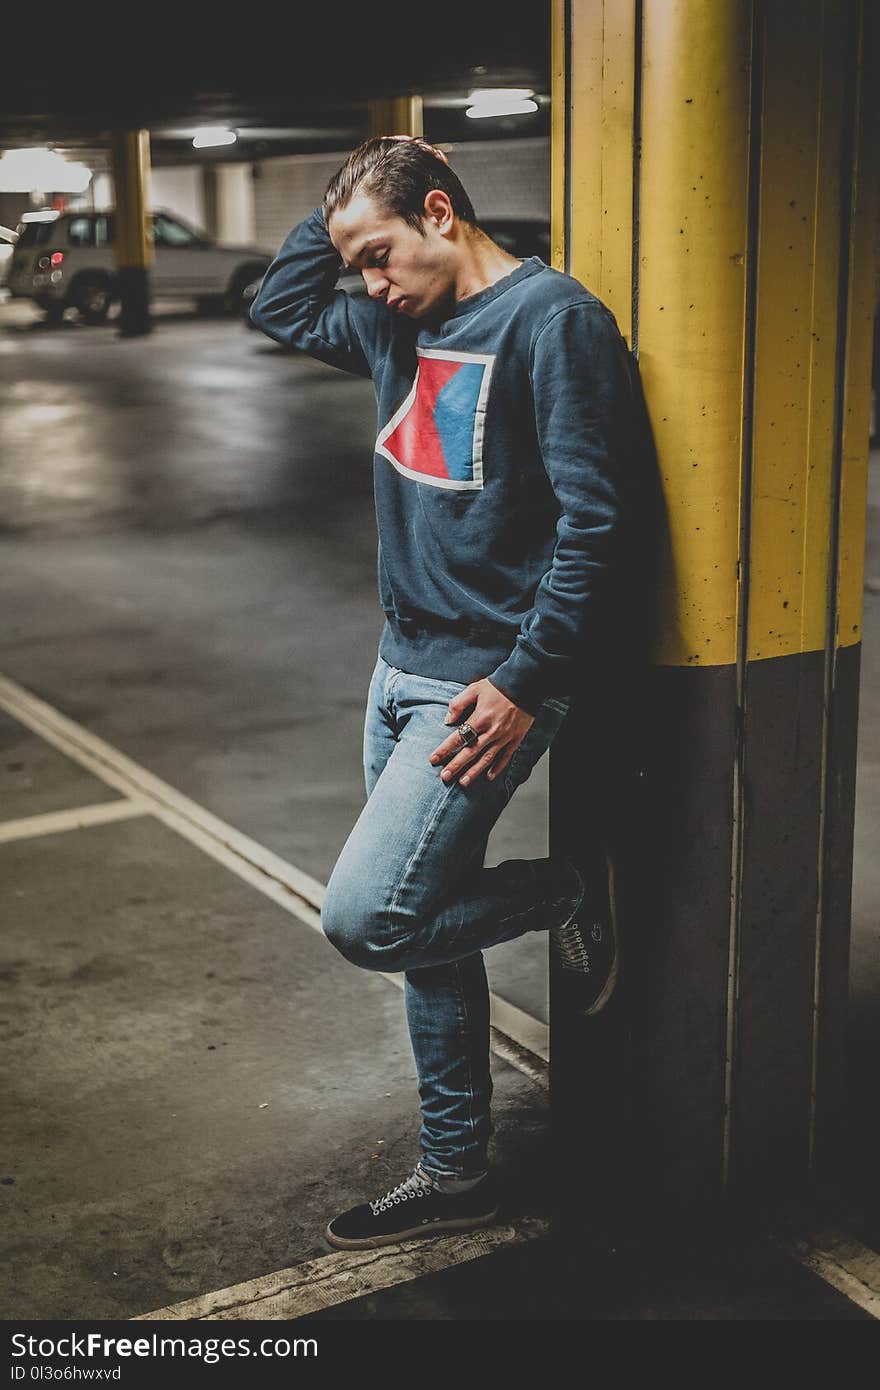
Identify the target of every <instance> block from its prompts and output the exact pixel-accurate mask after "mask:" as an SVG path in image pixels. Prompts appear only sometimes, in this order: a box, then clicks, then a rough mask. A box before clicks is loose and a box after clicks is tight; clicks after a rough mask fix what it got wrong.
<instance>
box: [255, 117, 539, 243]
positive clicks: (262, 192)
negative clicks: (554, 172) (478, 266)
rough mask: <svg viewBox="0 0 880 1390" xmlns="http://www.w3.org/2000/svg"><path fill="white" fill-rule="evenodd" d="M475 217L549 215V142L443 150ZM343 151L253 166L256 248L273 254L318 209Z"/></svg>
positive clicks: (477, 143) (484, 143) (495, 142)
mask: <svg viewBox="0 0 880 1390" xmlns="http://www.w3.org/2000/svg"><path fill="white" fill-rule="evenodd" d="M447 152H448V155H449V162H450V164H451V165H452V167H453V168H454V169H455V172H456V173H457V174H458V176H459V178H460V179H461V181H462V183H463V184H464V186H465V188H466V189H467V190H468V192H469V193H470V195H471V199H472V200H473V204H474V208H475V210H476V213H477V217H478V218H479V217H541V218H546V219H548V220H549V217H550V141H549V140H547V139H531V140H504V141H498V140H479V141H476V140H475V141H471V142H468V143H467V144H460V145H451V146H449V147H448V150H447ZM346 153H347V151H345V150H343V151H340V152H338V153H331V154H316V155H293V156H291V157H289V158H287V157H282V158H278V159H264V160H262V161H261V162H260V163H259V164H257V165H255V166H254V217H255V229H256V240H257V245H258V246H263V247H265V248H266V250H268V251H276V250H277V249H278V247H279V246H280V245H281V242H282V241H283V240H284V238H285V236H286V235H287V233H288V232H289V231H290V228H291V227H292V226H294V224H295V223H297V222H300V221H301V220H302V219H303V218H304V217H307V216H308V214H309V213H310V212H311V211H312V209H313V208H315V207H317V205H318V203H319V202H320V201H321V198H322V197H323V194H324V189H325V188H326V187H327V184H328V183H329V181H330V179H331V178H332V176H333V174H334V173H335V172H336V170H337V169H338V168H339V166H340V164H341V163H342V161H343V160H344V159H345V156H346Z"/></svg>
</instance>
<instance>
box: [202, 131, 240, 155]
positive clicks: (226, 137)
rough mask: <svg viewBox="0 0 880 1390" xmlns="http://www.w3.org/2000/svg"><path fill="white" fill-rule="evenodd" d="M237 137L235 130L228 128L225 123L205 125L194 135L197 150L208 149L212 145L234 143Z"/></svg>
mask: <svg viewBox="0 0 880 1390" xmlns="http://www.w3.org/2000/svg"><path fill="white" fill-rule="evenodd" d="M237 139H238V136H237V135H236V133H235V131H234V130H227V128H226V126H225V125H203V126H199V128H198V130H197V131H196V133H195V135H194V136H193V145H194V146H195V148H196V149H197V150H206V149H209V148H210V146H212V145H234V144H235V142H236V140H237Z"/></svg>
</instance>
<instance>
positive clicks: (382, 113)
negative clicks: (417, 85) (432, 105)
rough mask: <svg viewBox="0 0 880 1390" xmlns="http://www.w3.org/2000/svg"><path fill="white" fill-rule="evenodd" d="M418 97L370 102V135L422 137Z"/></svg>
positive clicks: (377, 99)
mask: <svg viewBox="0 0 880 1390" xmlns="http://www.w3.org/2000/svg"><path fill="white" fill-rule="evenodd" d="M424 133H425V132H424V126H423V124H422V98H421V97H420V96H404V97H376V98H375V99H374V100H372V101H371V102H370V135H371V136H377V135H424Z"/></svg>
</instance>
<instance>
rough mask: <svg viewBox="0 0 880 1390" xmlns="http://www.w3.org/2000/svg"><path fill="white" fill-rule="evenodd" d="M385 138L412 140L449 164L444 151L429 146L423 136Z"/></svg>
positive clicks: (390, 136) (391, 136) (434, 146)
mask: <svg viewBox="0 0 880 1390" xmlns="http://www.w3.org/2000/svg"><path fill="white" fill-rule="evenodd" d="M384 138H385V139H386V140H412V141H413V143H414V144H416V145H420V146H421V148H422V149H423V150H427V151H428V153H429V154H435V155H436V156H437V158H438V159H442V160H443V163H444V164H448V163H449V160H448V159H447V158H446V155H445V154H444V153H443V151H442V150H440V149H438V148H437V146H436V145H429V144H428V142H427V140H423V139H422V137H421V135H386V136H385V137H384Z"/></svg>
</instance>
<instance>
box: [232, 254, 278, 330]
mask: <svg viewBox="0 0 880 1390" xmlns="http://www.w3.org/2000/svg"><path fill="white" fill-rule="evenodd" d="M268 268H269V267H268V264H266V265H259V264H254V265H243V266H240V267H239V269H238V270H237V271H236V272H235V274H234V275H233V277H232V279H231V280H230V282H229V289H228V290H227V292H226V306H227V309H228V311H229V313H230V314H234V315H235V317H236V318H242V319H245V320H247V316H248V310H249V309H250V307H251V304H252V303H253V298H254V297H253V294H248V293H247V291H248V290H249V289H250V288H251V287H252V286H253V285H254V283H259V281H260V280H262V278H263V276H264V275H265V273H266V271H267V270H268Z"/></svg>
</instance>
